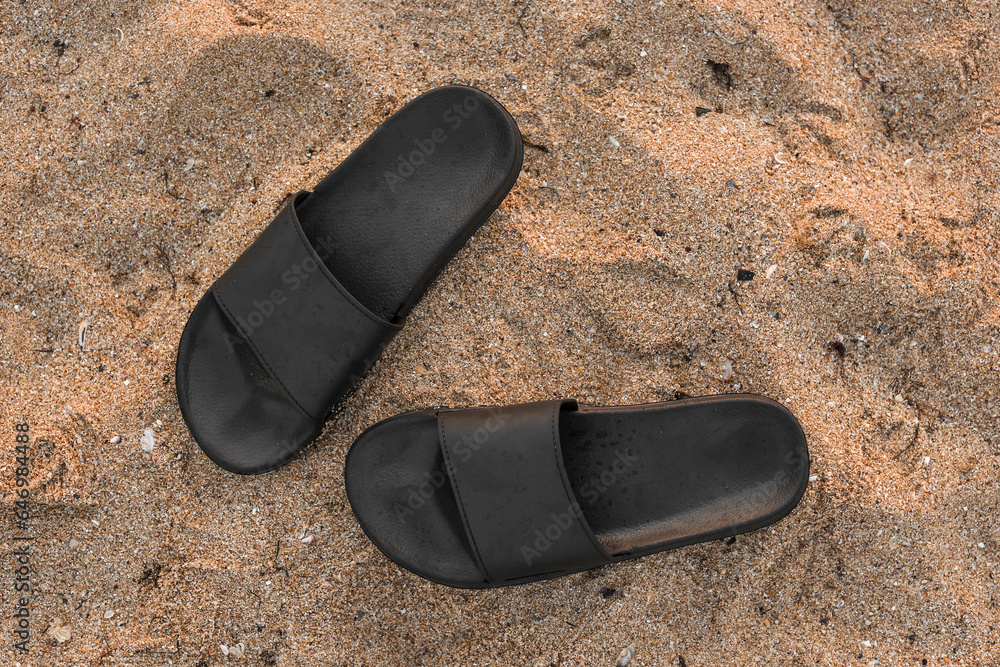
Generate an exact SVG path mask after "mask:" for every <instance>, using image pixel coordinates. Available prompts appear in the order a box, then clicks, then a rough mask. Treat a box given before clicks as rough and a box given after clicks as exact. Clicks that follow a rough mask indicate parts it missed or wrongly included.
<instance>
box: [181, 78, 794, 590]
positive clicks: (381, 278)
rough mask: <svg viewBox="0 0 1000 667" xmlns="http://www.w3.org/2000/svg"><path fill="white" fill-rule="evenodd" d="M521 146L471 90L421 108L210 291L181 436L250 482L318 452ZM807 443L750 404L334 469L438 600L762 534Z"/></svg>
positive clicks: (457, 413)
mask: <svg viewBox="0 0 1000 667" xmlns="http://www.w3.org/2000/svg"><path fill="white" fill-rule="evenodd" d="M522 157H523V148H522V143H521V136H520V133H519V132H518V129H517V125H516V124H515V122H514V119H513V118H511V116H510V114H509V113H508V112H507V111H506V109H504V108H503V107H502V106H501V105H500V104H499V103H498V102H497V101H496V100H494V99H493V98H492V97H490V96H489V95H487V94H485V93H483V92H482V91H479V90H477V89H475V88H469V87H464V86H447V87H443V88H438V89H435V90H432V91H430V92H428V93H426V94H424V95H422V96H420V97H418V98H417V99H415V100H413V101H412V102H410V103H409V104H407V105H406V106H405V107H403V108H402V109H400V110H399V111H398V112H397V113H395V114H394V115H393V116H391V117H390V118H389V119H388V120H386V122H385V123H383V124H382V126H381V127H379V128H378V129H377V130H376V131H375V133H374V134H372V136H371V137H369V138H368V139H367V140H366V141H365V142H364V143H363V144H361V146H359V147H358V148H357V149H356V150H355V151H354V152H353V153H351V155H350V156H349V157H348V158H347V159H346V160H344V162H343V163H342V164H341V165H340V166H339V167H337V168H336V169H335V170H334V171H333V172H332V173H331V174H330V175H329V176H327V177H326V178H325V179H324V180H323V181H322V182H321V183H320V184H319V185H318V186H317V187H316V189H315V190H314V191H313V192H312V193H306V192H302V193H299V194H298V195H296V196H295V197H293V198H292V199H291V201H290V202H289V203H288V204H287V205H286V206H285V207H284V209H283V210H282V211H281V212H280V213H279V214H278V215H277V217H276V218H275V219H274V220H273V221H272V222H271V223H270V224H269V225H268V226H267V227H266V228H265V229H264V231H263V232H262V233H261V234H260V236H259V237H258V238H257V240H256V241H255V242H254V243H253V244H252V245H251V246H250V247H249V248H248V249H247V250H246V251H245V252H244V253H243V254H242V255H241V256H240V257H239V259H237V260H236V262H235V263H234V264H233V265H232V266H231V267H230V268H229V269H228V270H227V271H226V272H225V273H224V274H223V275H222V276H221V277H220V278H219V279H218V280H217V281H216V282H215V283H214V284H213V285H212V287H211V289H210V290H209V291H208V292H207V293H206V294H205V295H204V297H202V299H201V300H200V301H199V303H198V305H197V306H196V307H195V309H194V312H193V313H192V314H191V317H190V319H189V321H188V323H187V327H186V328H185V330H184V334H183V336H182V337H181V341H180V344H179V348H178V353H177V396H178V401H179V403H180V408H181V412H182V414H183V415H184V419H185V421H186V422H187V424H188V427H189V428H190V430H191V433H192V435H193V436H194V438H195V440H196V441H197V442H198V444H199V446H201V448H202V449H203V450H204V451H205V453H206V454H207V455H208V456H209V457H210V458H211V459H212V460H213V461H215V462H216V463H217V464H218V465H220V466H221V467H223V468H225V469H226V470H229V471H232V472H235V473H241V474H257V473H263V472H267V471H270V470H274V469H275V468H278V467H280V466H282V465H284V464H286V463H288V462H289V461H290V460H292V459H293V458H294V457H295V456H297V455H298V454H299V453H300V452H301V451H302V450H303V449H304V448H305V447H306V446H307V445H308V444H309V443H310V442H312V441H313V440H314V439H315V438H316V437H317V436H318V435H319V433H320V431H321V430H322V428H323V425H324V423H325V421H326V420H327V418H328V417H329V415H330V414H331V410H334V409H336V408H337V407H338V406H340V405H342V404H343V402H344V401H345V400H346V398H347V397H348V396H349V395H350V394H351V392H352V390H353V389H354V388H355V387H356V386H357V385H358V383H359V382H360V381H361V379H362V378H363V377H364V376H365V374H366V373H367V371H368V370H369V369H370V368H371V366H372V364H373V363H374V362H375V360H376V359H377V358H378V356H379V355H380V354H381V352H382V350H383V349H385V347H386V345H387V344H388V343H389V342H390V341H391V340H392V338H393V336H395V334H396V333H397V332H398V331H399V330H400V329H401V328H402V326H403V322H404V320H405V318H406V315H407V313H409V311H410V310H411V309H412V308H413V306H414V304H415V303H416V302H417V301H418V300H419V299H420V297H421V296H422V295H423V293H424V291H425V290H426V289H427V287H428V285H429V284H430V283H431V281H432V280H433V279H434V278H435V276H437V274H438V273H439V272H440V271H441V269H442V268H443V267H444V266H445V264H447V262H448V261H449V260H450V259H451V257H452V256H453V255H454V254H455V253H456V252H457V250H458V249H459V248H460V247H461V246H462V244H463V243H465V241H466V240H467V239H468V238H469V237H470V236H471V235H472V234H473V233H474V232H475V231H476V230H477V229H478V228H479V227H480V225H482V224H483V222H485V220H486V219H487V218H488V217H489V216H490V214H491V213H492V212H493V211H494V210H495V209H496V208H497V206H498V205H499V204H500V202H501V201H502V200H503V198H504V197H505V196H506V195H507V193H508V192H509V191H510V189H511V187H513V185H514V181H515V180H516V179H517V176H518V173H519V172H520V169H521V161H522ZM808 475H809V454H808V451H807V448H806V441H805V436H804V434H803V432H802V429H801V427H800V426H799V424H798V422H797V421H796V420H795V418H794V417H793V416H792V415H791V413H790V412H788V410H786V409H785V408H784V406H782V405H780V404H779V403H777V402H774V401H772V400H770V399H767V398H763V397H760V396H753V395H746V394H728V395H722V396H708V397H704V398H692V399H685V400H678V401H671V402H667V403H653V404H647V405H637V406H628V407H580V406H578V405H577V404H576V402H575V401H573V400H554V401H545V402H538V403H528V404H522V405H513V406H497V407H477V408H468V409H454V410H453V409H443V408H434V409H426V410H417V411H413V412H407V413H404V414H401V415H398V416H395V417H392V418H390V419H386V420H384V421H382V422H379V423H377V424H375V425H374V426H372V427H370V428H369V429H368V430H366V431H365V432H364V433H362V434H361V435H360V436H359V437H358V439H357V440H356V441H355V442H354V444H353V446H352V447H351V449H350V451H349V452H348V454H347V461H346V466H345V473H344V476H345V484H346V488H347V497H348V499H349V501H350V503H351V507H352V509H353V510H354V513H355V515H356V516H357V518H358V521H359V523H360V524H361V527H362V528H363V529H364V531H365V533H366V534H367V535H368V537H369V538H371V540H372V542H374V543H375V545H376V546H377V547H378V548H379V549H380V550H381V551H382V552H383V553H384V554H385V555H386V556H388V557H389V558H390V559H392V560H393V561H395V562H396V563H397V564H399V565H401V566H402V567H404V568H406V569H408V570H410V571H412V572H414V573H415V574H417V575H419V576H421V577H424V578H426V579H429V580H431V581H435V582H438V583H441V584H446V585H449V586H456V587H461V588H485V587H495V586H506V585H511V584H518V583H525V582H529V581H538V580H542V579H548V578H552V577H557V576H562V575H566V574H570V573H573V572H578V571H581V570H586V569H589V568H593V567H597V566H600V565H604V564H606V563H612V562H616V561H619V560H624V559H628V558H636V557H639V556H644V555H647V554H651V553H655V552H658V551H664V550H667V549H673V548H676V547H680V546H684V545H687V544H692V543H695V542H703V541H708V540H714V539H720V538H726V537H730V536H733V535H736V534H739V533H743V532H747V531H750V530H755V529H757V528H761V527H763V526H766V525H769V524H771V523H773V522H775V521H777V520H778V519H780V518H782V517H783V516H785V515H786V514H788V513H789V512H790V511H791V510H792V508H793V507H795V505H796V504H797V503H798V501H799V499H800V498H801V497H802V494H803V492H804V490H805V486H806V481H807V479H808Z"/></svg>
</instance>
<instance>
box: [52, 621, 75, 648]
mask: <svg viewBox="0 0 1000 667" xmlns="http://www.w3.org/2000/svg"><path fill="white" fill-rule="evenodd" d="M45 634H47V635H48V636H49V637H52V638H53V639H55V640H56V641H57V642H59V643H60V644H62V643H63V642H64V641H67V640H69V638H70V637H72V636H73V629H72V628H70V626H68V625H63V622H62V619H61V618H54V619H52V625H50V626H49V629H48V630H46V631H45Z"/></svg>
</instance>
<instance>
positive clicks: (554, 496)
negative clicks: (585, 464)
mask: <svg viewBox="0 0 1000 667" xmlns="http://www.w3.org/2000/svg"><path fill="white" fill-rule="evenodd" d="M564 406H565V408H568V409H576V402H575V401H571V400H569V401H567V400H554V401H543V402H538V403H525V404H521V405H514V406H507V407H502V408H501V407H491V408H473V409H469V410H454V411H442V412H439V413H438V431H439V435H440V438H439V439H440V444H441V450H442V452H443V455H444V461H445V468H446V470H447V472H448V476H449V478H450V480H451V484H452V488H453V489H454V492H455V498H456V499H457V501H458V507H459V511H460V513H461V515H462V523H463V524H464V526H465V530H466V533H467V535H468V538H469V543H470V544H471V546H472V550H473V553H474V554H475V556H476V560H477V562H478V564H479V566H480V567H481V568H482V570H483V573H484V574H485V575H486V577H487V579H488V580H489V581H491V582H501V581H510V580H514V579H522V578H526V577H534V576H538V575H542V574H549V573H556V572H562V573H565V572H574V571H577V570H582V569H585V568H590V567H596V566H597V565H603V564H604V563H608V562H610V561H611V558H610V557H609V556H608V554H607V552H606V551H605V550H604V549H603V548H602V547H601V545H600V544H599V543H598V541H597V538H596V537H595V536H594V533H593V531H592V530H591V529H590V526H589V525H588V524H587V521H586V519H585V518H584V516H583V513H582V512H581V511H580V505H579V503H578V502H577V500H576V496H575V494H574V493H573V489H572V487H571V486H570V483H569V478H568V477H567V475H566V468H565V466H564V464H563V456H562V448H561V446H560V444H559V414H560V412H561V411H562V410H563V409H564Z"/></svg>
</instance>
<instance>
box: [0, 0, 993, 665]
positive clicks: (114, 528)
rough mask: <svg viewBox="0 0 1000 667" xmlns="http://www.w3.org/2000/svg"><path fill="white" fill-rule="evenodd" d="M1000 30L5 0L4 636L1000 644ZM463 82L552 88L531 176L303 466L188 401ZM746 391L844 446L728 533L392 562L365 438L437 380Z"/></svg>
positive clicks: (872, 11) (531, 394)
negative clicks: (253, 472)
mask: <svg viewBox="0 0 1000 667" xmlns="http://www.w3.org/2000/svg"><path fill="white" fill-rule="evenodd" d="M998 22H1000V14H998V11H997V9H996V6H995V5H994V4H992V3H989V2H979V1H976V0H969V1H968V2H960V3H951V2H948V3H944V2H940V3H933V2H893V1H890V0H872V1H869V2H857V3H853V2H845V1H843V0H835V1H834V2H830V3H819V2H806V3H790V2H781V1H777V0H766V1H764V2H760V3H754V2H748V1H727V2H721V3H714V2H713V3H710V2H700V1H693V2H692V1H680V2H677V1H673V2H644V3H612V2H597V1H594V2H576V3H556V2H549V3H547V2H542V1H541V0H527V1H524V0H518V1H516V2H514V3H503V4H501V5H498V6H494V5H493V4H491V3H467V4H462V3H454V2H431V3H427V4H426V5H422V4H421V3H398V4H395V5H388V4H384V5H383V4H380V3H374V2H372V3H349V2H339V1H334V2H313V1H309V0H274V1H273V2H257V1H255V0H246V1H244V2H241V1H240V0H230V1H226V2H222V1H219V2H209V1H206V0H190V1H187V2H163V1H158V0H148V1H145V2H142V1H133V2H126V1H124V0H110V1H108V2H83V3H71V2H68V1H66V0H58V1H55V0H54V1H52V2H46V1H44V0H28V1H27V2H26V1H25V0H19V3H18V2H13V1H12V2H8V3H6V4H5V6H4V7H3V8H2V9H0V51H2V54H3V56H2V57H3V63H4V65H3V70H4V71H3V73H2V74H0V136H2V138H3V141H2V142H0V183H2V191H0V220H2V223H0V225H2V227H0V229H2V244H0V276H2V278H0V280H2V282H0V285H2V291H0V383H2V384H0V391H2V393H3V395H5V396H7V397H9V398H7V400H6V401H5V402H4V406H3V412H2V421H0V441H2V443H3V444H2V448H0V451H2V452H3V455H2V458H0V492H2V494H3V496H2V497H3V507H4V512H5V514H7V516H5V517H4V519H3V524H2V525H3V526H4V528H3V531H4V532H3V537H4V540H3V541H4V550H5V554H7V556H6V557H5V558H4V560H3V562H2V563H0V570H2V573H0V601H2V604H3V609H2V614H0V617H2V618H3V619H4V620H3V621H2V622H0V626H2V628H3V633H2V638H3V639H2V642H0V662H2V663H3V664H15V665H16V664H20V665H46V666H47V665H136V666H140V665H141V666H146V665H192V666H195V665H198V666H208V665H226V664H233V665H237V664H245V665H282V666H291V665H296V666H298V665H302V666H306V665H310V666H312V665H442V664H447V665H532V666H539V665H609V666H610V665H613V664H615V661H616V660H617V658H618V655H619V653H620V651H622V649H625V648H626V647H628V646H629V645H634V650H635V654H634V657H633V658H632V662H631V664H632V665H687V666H688V667H694V666H695V665H723V664H733V665H736V664H738V665H745V664H762V665H773V664H782V665H785V664H787V665H874V664H882V665H923V664H928V665H986V664H996V663H997V662H1000V646H998V643H997V642H998V637H1000V610H998V607H997V605H998V596H1000V583H998V581H997V574H996V570H997V564H998V558H1000V531H998V527H997V514H998V504H1000V493H998V491H1000V489H998V483H997V478H998V475H997V473H998V467H1000V458H998V456H1000V428H998V423H1000V381H998V377H997V372H996V369H997V367H998V363H1000V304H998V290H1000V262H998V261H997V256H998V253H1000V247H998V241H997V239H998V234H1000V201H998V197H997V186H998V185H1000V182H998V181H1000V178H998V177H1000V167H998V164H1000V160H998V158H1000V146H998V137H1000V99H998V97H1000V77H998V75H997V72H998V70H1000V62H998V56H1000V52H998V46H997V34H998ZM451 82H458V83H465V84H474V85H477V86H480V87H482V88H483V89H484V90H486V91H487V92H489V93H490V94H492V95H494V96H495V97H497V98H498V99H499V100H500V101H501V102H502V103H503V104H504V105H505V106H507V107H508V108H509V109H510V111H511V112H512V114H513V115H514V117H515V118H516V119H517V121H518V123H519V125H520V127H521V130H522V132H523V135H524V138H525V142H526V153H525V161H524V170H523V173H522V174H521V177H520V179H519V180H518V183H517V185H516V186H515V187H514V189H513V191H512V192H511V194H510V196H509V197H508V199H507V200H506V201H505V202H504V204H503V205H502V206H501V207H500V209H499V210H498V211H497V212H496V213H495V214H494V215H493V217H492V218H491V219H490V221H489V222H488V223H487V224H486V225H485V226H484V227H483V229H482V230H481V231H480V232H479V233H478V234H477V235H476V236H475V238H474V239H473V240H471V241H470V242H469V244H468V245H467V246H466V247H465V249H463V250H462V251H461V252H460V254H459V255H458V256H457V257H456V259H455V260H454V261H453V262H452V263H451V264H450V265H449V267H448V268H447V269H446V270H445V272H444V273H443V274H442V275H441V276H440V278H439V279H438V280H437V281H436V282H435V283H434V284H433V286H432V287H431V288H430V290H429V292H428V293H427V295H426V296H425V298H424V299H423V300H422V301H421V303H420V304H419V305H418V306H417V308H416V310H415V311H414V312H413V314H412V316H411V317H410V320H409V324H408V326H407V327H406V329H405V330H404V331H403V332H402V334H400V335H399V336H398V337H397V338H396V339H395V340H394V341H393V343H392V344H391V346H390V347H389V349H388V350H387V352H386V354H385V356H384V357H383V359H382V361H381V362H380V363H379V364H378V366H377V367H376V369H375V371H374V372H373V374H372V375H371V376H370V377H369V378H368V379H367V380H366V381H365V382H364V383H363V385H362V386H361V388H360V391H359V392H358V393H357V394H356V395H355V396H354V397H353V398H352V399H351V400H350V401H349V403H348V404H347V406H346V409H345V410H344V412H343V413H342V414H341V415H340V416H339V417H338V418H337V419H336V420H335V421H332V422H331V423H330V424H329V425H328V427H327V428H326V430H325V432H324V433H323V435H322V436H321V437H320V438H319V440H318V441H317V442H316V443H315V444H314V445H313V446H312V447H310V448H309V449H308V450H307V452H306V453H305V454H304V455H303V456H302V457H300V458H299V459H298V460H296V461H295V462H294V463H292V464H291V465H289V466H287V467H285V468H283V469H281V470H280V471H278V472H275V473H272V474H268V475H265V476H262V477H254V478H243V477H238V476H235V475H231V474H228V473H225V472H223V471H222V470H220V469H219V468H217V467H216V466H215V465H214V464H212V463H211V462H210V461H209V460H208V459H207V458H206V457H205V456H204V455H203V454H202V453H201V451H200V450H199V449H198V447H197V445H196V444H195V443H194V441H193V440H192V438H191V436H190V435H189V434H188V432H187V429H186V427H185V426H184V423H183V421H182V419H181V416H180V413H179V411H178V407H177V399H176V395H175V391H174V386H173V370H174V358H175V352H176V345H177V341H178V339H179V337H180V334H181V330H182V328H183V326H184V323H185V322H186V319H187V316H188V314H189V312H190V311H191V309H192V308H193V306H194V304H195V303H196V302H197V300H198V298H199V297H200V296H201V294H202V293H203V292H204V290H205V289H206V288H208V286H209V285H210V284H211V282H212V281H213V280H214V279H215V278H216V277H217V276H218V275H219V274H220V273H221V272H222V271H224V270H225V268H226V267H228V266H229V264H230V263H231V262H232V261H233V260H234V259H235V257H236V256H238V254H239V253H240V252H241V250H242V249H243V248H244V247H246V246H247V245H248V244H249V243H250V242H251V241H252V240H253V239H254V238H255V236H256V235H257V234H258V233H259V232H260V230H261V229H262V228H263V226H264V225H265V224H266V223H267V222H268V221H269V220H270V219H271V218H272V216H273V215H274V213H275V212H276V211H277V210H278V209H279V208H280V206H281V204H282V203H283V202H284V201H285V200H286V199H287V198H288V197H289V196H290V195H291V194H292V193H294V192H296V191H298V190H299V189H308V188H310V187H312V185H313V184H315V183H316V182H318V180H319V179H320V178H322V176H323V175H325V174H326V173H328V172H329V171H330V170H331V169H332V168H334V167H335V166H336V165H337V164H338V163H339V162H340V161H341V160H342V159H343V158H344V157H345V156H346V155H347V154H348V153H349V152H350V151H351V150H352V148H353V147H355V146H357V145H358V144H359V143H360V142H361V141H363V140H364V138H365V137H367V136H368V134H369V133H370V132H371V131H372V130H374V128H376V127H377V126H378V124H379V123H380V122H381V121H382V120H383V119H384V117H385V115H386V114H387V113H389V112H392V111H394V110H396V109H398V108H399V107H400V106H402V105H403V104H405V103H406V101H408V100H409V99H412V98H413V97H415V96H416V95H418V94H419V93H420V92H422V91H425V90H427V89H429V88H431V87H434V86H437V85H441V84H446V83H451ZM697 107H702V110H701V111H698V112H696V108H697ZM698 114H701V115H698ZM739 269H744V270H748V271H753V272H754V274H755V275H754V278H753V280H749V281H738V280H737V271H738V270H739ZM84 323H86V332H85V336H84V341H83V346H82V348H81V345H80V331H81V328H82V327H83V326H84ZM729 368H731V371H729V370H728V369H729ZM736 391H744V392H756V393H761V394H765V395H767V396H771V397H773V398H775V399H777V400H780V401H782V402H785V403H786V404H787V405H788V407H789V408H790V409H791V410H792V411H793V412H794V413H795V414H796V415H797V416H798V418H799V419H800V420H801V422H802V424H803V426H804V428H805V430H806V433H807V436H808V439H809V443H810V449H811V454H812V475H813V478H812V479H811V482H810V484H809V487H808V490H807V492H806V495H805V497H804V498H803V500H802V503H801V504H800V506H799V507H798V508H797V509H796V510H795V511H794V512H793V513H792V514H791V515H790V516H789V517H788V518H786V519H784V520H783V521H781V522H780V523H778V524H776V525H775V526H773V527H771V528H768V529H765V530H762V531H759V532H757V533H752V534H748V535H745V536H740V537H738V538H737V539H736V540H735V541H732V542H730V541H718V542H711V543H707V544H702V545H697V546H693V547H687V548H683V549H680V550H677V551H674V552H670V553H665V554H661V555H657V556H652V557H648V558H645V559H642V560H639V561H631V562H625V563H621V564H616V565H613V566H609V567H605V568H601V569H598V570H594V571H591V572H587V573H584V574H577V575H574V576H570V577H567V578H563V579H558V580H555V581H549V582H544V583H538V584H532V585H527V586H522V587H516V588H512V589H504V590H494V591H480V592H475V591H457V590H452V589H448V588H444V587H441V586H438V585H435V584H431V583H429V582H425V581H423V580H421V579H419V578H417V577H415V576H413V575H411V574H409V573H408V572H405V571H402V570H401V569H400V568H398V567H397V566H395V565H393V564H392V563H391V562H389V561H388V560H387V559H386V558H385V557H383V556H382V555H381V554H380V553H379V552H378V551H377V550H376V549H375V547H374V546H373V545H372V544H371V543H370V542H369V541H368V540H367V539H366V538H365V536H364V535H363V533H362V532H361V530H360V528H359V527H358V525H357V524H356V522H355V520H354V518H353V516H352V514H351V511H350V508H349V505H348V503H347V499H346V497H345V494H344V488H343V482H342V472H343V470H342V467H343V460H344V454H345V452H346V450H347V448H348V447H349V446H350V444H351V442H352V441H353V439H354V438H355V437H356V436H357V435H358V434H359V433H360V432H361V431H362V430H364V429H365V428H366V427H368V426H369V425H371V424H372V423H374V422H375V421H377V420H379V419H383V418H386V417H389V416H391V415H393V414H396V413H398V412H401V411H404V410H409V409H416V408H421V407H426V406H431V405H452V406H466V405H476V404H503V403H509V402H518V401H529V400H534V399H545V398H549V397H556V396H560V397H575V398H578V399H579V400H580V401H581V402H582V403H585V404H591V405H608V404H632V403H639V402H646V401H658V400H671V399H674V398H681V397H684V396H698V395H706V394H716V393H724V392H736ZM17 423H27V424H29V425H30V429H31V430H30V439H31V445H30V448H31V449H30V452H31V459H30V471H29V475H28V477H27V479H28V487H27V488H28V489H29V490H30V494H31V498H30V503H31V504H30V511H31V513H32V517H31V519H30V525H29V526H28V528H27V530H26V531H19V530H17V527H16V525H15V524H14V522H13V521H12V520H11V518H10V517H11V513H12V511H13V509H14V500H15V496H14V493H15V491H16V490H17V487H16V486H15V484H16V474H17V467H18V466H17V465H16V459H15V455H16V450H15V447H16V443H15V439H16V431H15V424H17ZM147 428H150V429H152V430H153V433H154V434H155V435H154V437H155V446H154V447H153V448H152V451H151V452H148V453H147V452H144V451H143V449H142V446H141V445H142V443H141V438H142V435H143V432H144V430H145V429H147ZM115 436H120V438H121V441H120V442H118V443H114V444H113V443H112V442H111V440H112V439H113V438H115ZM17 536H30V537H33V541H31V542H30V554H31V555H30V561H31V564H30V568H31V574H30V577H31V583H32V585H33V586H34V597H33V599H32V605H31V611H30V614H31V615H30V628H31V640H30V652H29V653H27V654H24V653H21V652H18V651H15V649H14V643H15V641H16V639H15V636H14V634H13V630H14V620H13V618H12V617H13V614H14V613H15V606H16V602H17V595H15V593H14V588H13V586H14V582H15V577H16V571H17V567H18V565H17V563H16V562H15V558H14V557H12V556H10V555H9V554H10V553H12V552H13V551H14V550H15V549H17V548H19V547H20V545H21V544H23V543H22V542H16V541H15V540H14V538H15V537H17ZM310 536H312V537H311V538H310ZM612 589H613V591H612ZM56 619H59V622H58V623H57V622H56ZM46 630H49V631H50V632H51V634H48V633H46ZM53 635H58V638H57V637H55V636H53ZM67 635H68V639H67V638H66V637H67ZM59 638H62V639H64V641H62V642H60V641H58V639H59ZM223 646H225V650H224V649H223ZM231 647H236V648H235V649H233V648H231ZM227 651H228V655H227ZM241 653H242V656H240V655H239V654H241Z"/></svg>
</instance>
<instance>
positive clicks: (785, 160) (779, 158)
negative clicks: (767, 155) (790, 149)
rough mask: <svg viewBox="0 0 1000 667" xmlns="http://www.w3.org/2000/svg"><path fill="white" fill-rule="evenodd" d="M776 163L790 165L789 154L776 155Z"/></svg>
mask: <svg viewBox="0 0 1000 667" xmlns="http://www.w3.org/2000/svg"><path fill="white" fill-rule="evenodd" d="M774 161H775V162H777V163H778V164H790V161H789V155H788V153H775V154H774Z"/></svg>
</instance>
